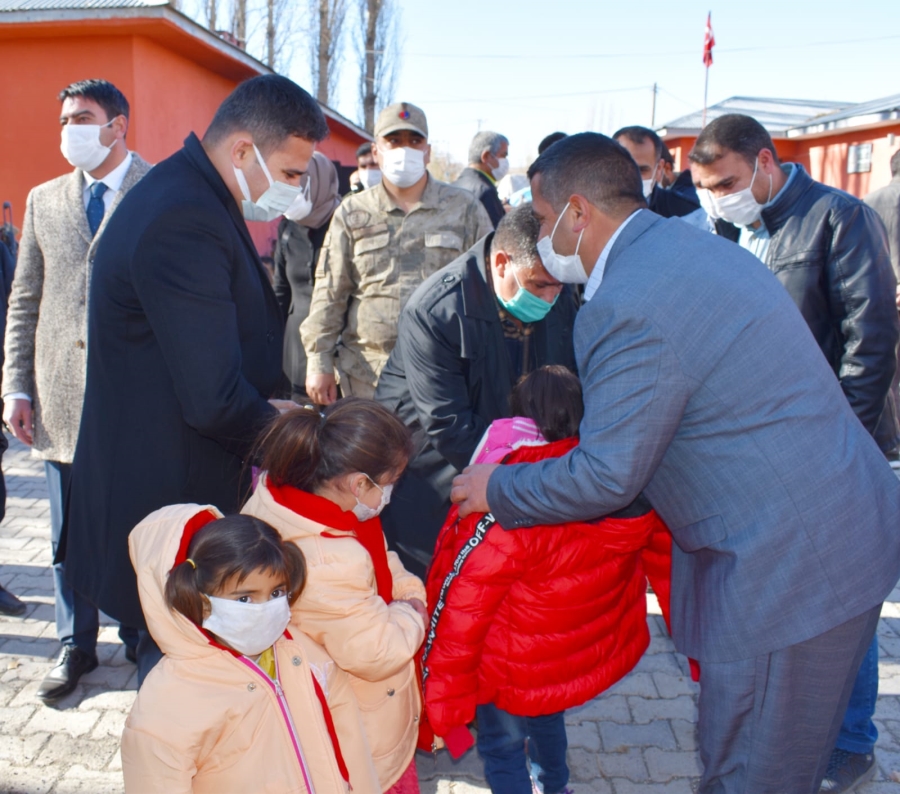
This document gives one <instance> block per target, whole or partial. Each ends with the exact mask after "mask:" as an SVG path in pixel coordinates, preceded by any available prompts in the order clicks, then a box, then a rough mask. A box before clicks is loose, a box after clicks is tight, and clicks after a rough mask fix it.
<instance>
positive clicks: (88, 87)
mask: <svg viewBox="0 0 900 794" xmlns="http://www.w3.org/2000/svg"><path fill="white" fill-rule="evenodd" d="M79 96H80V97H84V98H85V99H90V100H91V101H93V102H96V103H97V104H98V105H100V107H102V108H103V112H104V113H106V120H107V121H112V120H113V119H114V118H115V117H116V116H124V117H125V118H126V119H127V118H128V113H129V111H130V108H129V106H128V100H127V99H125V95H124V94H123V93H122V92H121V91H120V90H119V89H118V88H116V87H115V86H114V85H113V84H112V83H110V82H108V81H107V80H79V81H78V82H77V83H72V85H67V86H66V87H65V88H64V89H63V90H62V91H60V92H59V96H58V97H57V99H59V101H60V102H65V101H66V100H67V99H72V98H74V97H79Z"/></svg>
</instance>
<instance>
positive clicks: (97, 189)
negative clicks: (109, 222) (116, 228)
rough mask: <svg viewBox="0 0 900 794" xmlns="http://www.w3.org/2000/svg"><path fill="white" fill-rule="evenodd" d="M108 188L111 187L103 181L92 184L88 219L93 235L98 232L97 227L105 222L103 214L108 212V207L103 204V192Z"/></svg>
mask: <svg viewBox="0 0 900 794" xmlns="http://www.w3.org/2000/svg"><path fill="white" fill-rule="evenodd" d="M107 190H109V188H108V187H107V186H106V185H104V184H103V183H102V182H94V184H93V185H91V198H90V200H89V201H88V205H87V219H88V226H90V227H91V237H93V236H94V235H95V234H97V229H99V228H100V224H101V223H103V215H104V213H105V212H106V207H105V206H104V205H103V194H104V193H106V191H107Z"/></svg>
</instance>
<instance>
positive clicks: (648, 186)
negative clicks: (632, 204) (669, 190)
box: [641, 163, 659, 199]
mask: <svg viewBox="0 0 900 794" xmlns="http://www.w3.org/2000/svg"><path fill="white" fill-rule="evenodd" d="M658 168H659V163H657V164H656V168H654V169H653V173H652V174H650V178H649V179H642V180H641V182H642V184H643V187H644V198H645V199H649V198H650V194H651V193H652V192H653V185H654V180H655V179H656V171H657V169H658Z"/></svg>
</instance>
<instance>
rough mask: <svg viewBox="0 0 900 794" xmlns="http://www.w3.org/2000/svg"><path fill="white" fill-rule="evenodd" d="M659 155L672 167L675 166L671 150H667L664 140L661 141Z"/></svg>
mask: <svg viewBox="0 0 900 794" xmlns="http://www.w3.org/2000/svg"><path fill="white" fill-rule="evenodd" d="M661 157H662V159H663V160H665V161H666V162H667V163H668V164H669V165H670V166H672V168H674V167H675V158H674V157H672V152H670V151H669V147H668V146H666V144H665V141H663V148H662V155H661Z"/></svg>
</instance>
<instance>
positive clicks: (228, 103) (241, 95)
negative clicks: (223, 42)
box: [203, 74, 328, 154]
mask: <svg viewBox="0 0 900 794" xmlns="http://www.w3.org/2000/svg"><path fill="white" fill-rule="evenodd" d="M234 132H248V133H250V135H251V136H252V137H253V142H254V143H255V144H256V145H257V147H259V149H260V151H261V152H262V153H263V154H269V153H270V152H273V151H275V150H276V149H278V148H279V147H280V146H281V145H282V144H283V143H284V141H285V140H286V139H287V138H289V137H290V136H292V135H294V136H296V137H298V138H303V139H304V140H307V141H313V142H318V141H321V140H324V139H325V138H326V137H327V136H328V124H326V122H325V116H324V114H323V113H322V110H321V108H320V107H319V103H318V102H316V100H315V99H313V97H311V96H310V95H309V94H308V93H307V92H306V91H304V90H303V89H302V88H300V86H299V85H297V84H296V83H295V82H294V81H293V80H288V78H287V77H282V76H281V75H277V74H264V75H261V76H259V77H253V78H251V79H250V80H246V81H244V82H243V83H241V84H240V85H239V86H238V87H237V88H235V89H234V91H232V92H231V93H230V94H229V95H228V96H227V97H225V101H224V102H223V103H222V104H221V105H219V109H218V110H217V111H216V115H215V116H213V120H212V122H211V123H210V125H209V128H208V129H207V130H206V134H205V135H204V136H203V142H204V143H205V144H208V145H213V146H214V145H215V144H217V143H218V142H219V141H221V140H222V139H223V138H225V137H226V136H228V135H231V134H232V133H234Z"/></svg>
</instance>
